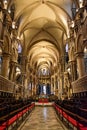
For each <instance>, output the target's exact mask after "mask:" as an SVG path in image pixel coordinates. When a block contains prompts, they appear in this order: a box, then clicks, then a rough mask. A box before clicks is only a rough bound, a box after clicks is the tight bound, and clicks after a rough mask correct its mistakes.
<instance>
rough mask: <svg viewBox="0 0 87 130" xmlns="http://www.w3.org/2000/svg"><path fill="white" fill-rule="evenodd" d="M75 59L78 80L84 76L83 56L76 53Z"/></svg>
mask: <svg viewBox="0 0 87 130" xmlns="http://www.w3.org/2000/svg"><path fill="white" fill-rule="evenodd" d="M76 58H77V68H78V74H79V78H80V77H82V76H84V75H85V64H84V54H83V52H77V53H76Z"/></svg>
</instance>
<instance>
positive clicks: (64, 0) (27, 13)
mask: <svg viewBox="0 0 87 130" xmlns="http://www.w3.org/2000/svg"><path fill="white" fill-rule="evenodd" d="M14 4H15V18H14V22H15V23H16V25H17V26H18V36H19V38H20V41H23V42H21V44H22V47H23V54H24V55H27V56H28V59H29V61H30V62H31V65H32V66H35V65H36V67H37V68H43V67H44V66H45V67H47V68H50V67H52V66H54V63H55V64H56V66H57V63H58V61H59V57H61V56H62V55H64V46H65V44H66V42H65V41H66V38H67V36H68V34H69V30H68V24H67V23H68V22H67V21H68V20H69V19H71V18H72V13H71V4H72V2H71V0H21V1H20V0H15V1H14Z"/></svg>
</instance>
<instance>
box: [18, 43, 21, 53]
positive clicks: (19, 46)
mask: <svg viewBox="0 0 87 130" xmlns="http://www.w3.org/2000/svg"><path fill="white" fill-rule="evenodd" d="M21 52H22V47H21V45H20V44H19V45H18V53H21Z"/></svg>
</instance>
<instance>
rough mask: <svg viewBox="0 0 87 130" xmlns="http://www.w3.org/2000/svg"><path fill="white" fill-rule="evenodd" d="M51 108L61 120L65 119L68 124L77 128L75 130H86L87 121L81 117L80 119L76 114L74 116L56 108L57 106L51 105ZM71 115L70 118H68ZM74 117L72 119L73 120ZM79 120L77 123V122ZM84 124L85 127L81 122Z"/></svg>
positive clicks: (58, 107)
mask: <svg viewBox="0 0 87 130" xmlns="http://www.w3.org/2000/svg"><path fill="white" fill-rule="evenodd" d="M53 107H54V108H55V109H56V112H57V113H58V114H59V115H61V116H62V117H63V118H65V119H66V120H67V121H68V123H71V124H72V125H73V126H74V127H76V128H77V130H78V129H79V130H87V120H86V119H85V118H83V117H80V116H79V115H77V114H74V113H72V112H70V111H68V110H65V109H63V108H61V107H60V106H58V105H57V104H53ZM70 115H72V117H71V116H70ZM73 117H74V118H73ZM77 119H79V121H78V120H77ZM80 121H81V122H85V123H86V125H84V124H82V123H81V122H80Z"/></svg>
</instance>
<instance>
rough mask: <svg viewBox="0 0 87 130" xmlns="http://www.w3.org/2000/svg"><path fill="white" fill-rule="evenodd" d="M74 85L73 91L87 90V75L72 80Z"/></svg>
mask: <svg viewBox="0 0 87 130" xmlns="http://www.w3.org/2000/svg"><path fill="white" fill-rule="evenodd" d="M72 87H73V93H79V92H85V91H87V75H86V76H83V77H81V78H79V79H78V80H76V81H74V82H72Z"/></svg>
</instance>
